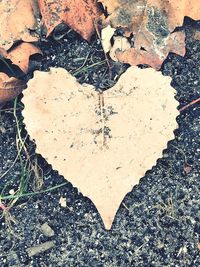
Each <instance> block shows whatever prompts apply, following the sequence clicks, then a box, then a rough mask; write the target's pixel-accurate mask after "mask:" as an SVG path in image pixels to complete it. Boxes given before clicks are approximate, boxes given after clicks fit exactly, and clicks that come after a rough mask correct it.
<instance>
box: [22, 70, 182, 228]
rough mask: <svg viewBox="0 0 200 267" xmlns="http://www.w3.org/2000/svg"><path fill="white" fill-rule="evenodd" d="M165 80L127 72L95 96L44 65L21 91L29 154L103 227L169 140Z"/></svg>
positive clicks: (172, 110) (169, 97) (170, 103)
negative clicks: (93, 210)
mask: <svg viewBox="0 0 200 267" xmlns="http://www.w3.org/2000/svg"><path fill="white" fill-rule="evenodd" d="M170 82H171V78H169V77H166V76H162V74H161V73H159V72H156V71H154V70H153V69H143V70H142V69H139V68H137V67H131V68H129V69H128V70H127V71H126V73H124V74H123V75H122V76H121V77H120V79H119V81H118V82H117V84H116V85H115V86H114V87H112V88H110V89H109V90H107V91H105V92H103V93H99V92H97V91H95V90H94V88H93V87H92V86H91V85H81V84H79V83H78V82H77V81H76V79H75V78H74V77H73V76H72V75H70V74H69V73H68V72H67V71H66V70H64V69H61V68H51V69H50V71H49V72H40V71H36V72H35V74H34V78H33V79H32V80H30V81H29V83H28V89H27V90H25V91H24V99H23V102H24V104H25V109H24V111H23V116H24V121H25V124H26V128H27V131H28V133H29V134H30V136H31V138H32V139H34V140H35V141H36V144H37V150H36V151H37V153H40V154H41V155H42V156H43V157H44V158H45V159H46V160H47V161H48V162H49V163H50V164H52V166H53V168H54V169H56V170H58V171H59V173H60V174H61V175H63V176H64V177H65V178H66V179H68V180H69V181H70V182H72V184H73V185H74V186H75V187H77V188H78V189H79V190H80V191H81V192H82V193H83V194H84V195H85V196H87V197H89V198H90V199H91V200H92V201H93V203H94V204H95V205H96V207H97V209H98V211H99V213H100V215H101V217H102V220H103V222H104V224H105V227H106V228H107V229H110V228H111V225H112V222H113V219H114V217H115V214H116V212H117V209H118V208H119V205H120V203H121V201H122V200H123V198H124V196H125V195H126V194H127V192H129V191H131V189H132V187H133V186H134V185H136V184H137V183H138V182H139V179H140V178H141V177H143V176H144V175H145V172H146V171H147V170H149V169H151V168H152V166H153V165H155V164H156V160H157V159H158V158H159V157H161V156H162V151H163V149H164V148H166V146H167V142H168V141H169V140H170V139H172V138H173V137H174V134H173V130H174V129H175V128H176V127H177V123H176V116H177V115H178V111H177V109H176V107H177V106H178V102H177V101H176V100H175V99H174V95H175V90H174V89H173V88H172V87H171V86H170ZM33 114H34V116H33Z"/></svg>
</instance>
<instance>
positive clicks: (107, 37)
mask: <svg viewBox="0 0 200 267" xmlns="http://www.w3.org/2000/svg"><path fill="white" fill-rule="evenodd" d="M114 32H115V29H114V28H112V27H111V26H110V25H108V26H107V27H105V28H104V29H102V31H101V41H102V46H103V50H104V51H105V53H108V52H109V51H110V49H111V38H112V37H113V35H114Z"/></svg>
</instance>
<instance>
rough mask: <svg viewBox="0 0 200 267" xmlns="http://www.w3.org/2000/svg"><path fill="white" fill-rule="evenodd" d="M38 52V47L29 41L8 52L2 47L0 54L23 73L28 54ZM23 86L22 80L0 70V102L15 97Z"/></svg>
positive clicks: (25, 68)
mask: <svg viewBox="0 0 200 267" xmlns="http://www.w3.org/2000/svg"><path fill="white" fill-rule="evenodd" d="M0 52H1V51H0ZM38 53H39V54H41V51H40V49H39V48H37V47H36V46H34V45H32V44H30V43H21V44H19V45H18V46H16V47H14V48H13V49H11V50H10V51H9V52H6V51H5V50H3V49H2V56H4V58H6V59H10V60H11V61H12V63H13V64H15V65H17V66H18V67H19V68H20V69H21V70H22V71H23V72H24V73H27V72H28V67H29V58H30V56H31V55H34V54H38ZM0 54H1V53H0ZM11 68H12V66H11ZM13 76H14V74H13ZM24 88H25V82H24V81H21V80H19V79H17V78H14V77H9V76H8V75H7V74H5V73H3V72H0V103H3V102H6V101H9V100H11V99H13V98H15V97H16V96H17V95H19V94H20V93H21V92H22V90H23V89H24Z"/></svg>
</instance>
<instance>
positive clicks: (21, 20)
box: [0, 0, 38, 50]
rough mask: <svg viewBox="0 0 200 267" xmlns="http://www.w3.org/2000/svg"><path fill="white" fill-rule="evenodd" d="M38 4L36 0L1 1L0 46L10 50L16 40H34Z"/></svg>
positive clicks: (35, 39)
mask: <svg viewBox="0 0 200 267" xmlns="http://www.w3.org/2000/svg"><path fill="white" fill-rule="evenodd" d="M37 12H38V5H37V1H35V0H28V1H27V0H3V1H0V14H1V16H0V25H1V27H0V48H4V49H5V50H8V49H9V48H10V47H11V46H12V45H13V43H15V42H16V41H20V40H22V41H25V42H33V41H37V40H38V37H37V36H35V35H33V34H31V33H30V31H31V30H34V29H35V28H36V26H37V19H36V17H37Z"/></svg>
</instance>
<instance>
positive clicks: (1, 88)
mask: <svg viewBox="0 0 200 267" xmlns="http://www.w3.org/2000/svg"><path fill="white" fill-rule="evenodd" d="M24 88H26V83H25V82H24V81H21V80H18V79H16V78H14V77H9V76H8V75H7V74H5V73H3V72H0V104H2V103H4V102H6V101H9V100H11V99H13V98H15V97H16V96H17V95H19V94H20V93H21V92H22V90H23V89H24Z"/></svg>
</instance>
